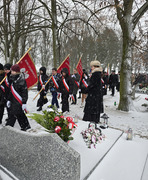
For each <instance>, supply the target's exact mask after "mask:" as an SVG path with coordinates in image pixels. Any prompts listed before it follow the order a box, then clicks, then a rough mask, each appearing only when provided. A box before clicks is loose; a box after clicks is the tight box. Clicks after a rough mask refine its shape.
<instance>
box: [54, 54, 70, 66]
mask: <svg viewBox="0 0 148 180" xmlns="http://www.w3.org/2000/svg"><path fill="white" fill-rule="evenodd" d="M69 56H70V54H68V55H67V57H66V58H65V59H64V61H65V60H66V59H67V58H68V57H69ZM64 61H62V63H61V64H60V66H59V67H58V68H57V70H58V69H59V68H60V67H61V66H62V65H63V63H64Z"/></svg>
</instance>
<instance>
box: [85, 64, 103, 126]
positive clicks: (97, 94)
mask: <svg viewBox="0 0 148 180" xmlns="http://www.w3.org/2000/svg"><path fill="white" fill-rule="evenodd" d="M90 66H91V70H92V76H91V78H90V80H89V83H88V88H87V92H88V96H87V98H86V104H85V107H84V116H83V120H84V121H92V122H95V123H98V122H100V113H101V111H102V101H103V96H102V83H101V71H102V67H101V65H100V62H99V61H97V60H95V61H91V63H90Z"/></svg>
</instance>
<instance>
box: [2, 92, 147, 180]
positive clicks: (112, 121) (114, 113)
mask: <svg viewBox="0 0 148 180" xmlns="http://www.w3.org/2000/svg"><path fill="white" fill-rule="evenodd" d="M108 94H109V93H108ZM35 95H36V92H35V91H29V100H28V110H29V113H33V112H35V113H37V111H36V109H37V108H36V102H37V99H36V100H35V101H32V100H33V98H34V96H35ZM146 96H147V95H145V94H136V99H135V100H134V106H135V109H136V110H135V111H130V112H122V111H118V110H116V109H117V106H114V102H115V101H116V104H117V105H118V102H119V93H117V92H116V94H115V96H114V97H112V96H110V95H106V96H104V111H105V113H107V115H108V116H109V128H107V129H105V130H102V132H103V134H104V135H105V137H106V138H105V140H104V141H101V143H98V144H97V146H96V148H94V147H92V148H91V149H89V148H87V146H86V144H85V143H84V141H83V138H82V135H81V134H80V133H81V131H82V130H85V129H86V128H87V127H88V122H84V121H82V117H83V108H80V104H81V100H80V99H78V104H77V105H70V114H69V115H68V116H72V117H75V115H78V116H79V121H78V123H77V125H78V127H77V129H76V130H75V132H74V134H73V137H74V140H73V141H71V142H70V143H69V144H68V145H69V146H70V147H72V148H73V149H74V150H76V151H77V152H78V153H79V154H80V158H81V177H80V179H92V180H119V179H120V180H122V179H123V180H125V179H126V180H131V179H134V180H146V179H145V178H147V177H148V176H147V172H148V162H147V154H148V107H146V106H142V104H148V102H147V101H146V100H145V97H146ZM48 99H49V102H50V101H51V95H50V94H48ZM46 108H47V105H44V107H43V109H46ZM5 118H6V112H5V116H4V119H5ZM4 119H3V124H4ZM29 121H30V124H31V127H32V129H33V131H31V132H29V133H33V134H42V133H44V129H43V128H42V127H41V126H40V125H39V124H37V123H36V122H35V121H34V120H32V119H29ZM129 127H130V128H132V129H133V133H134V135H135V136H134V137H133V140H132V141H127V140H126V133H123V132H125V131H127V129H128V128H129ZM14 128H17V129H20V127H19V125H18V124H17V123H16V125H15V127H14ZM27 133H28V132H26V134H27ZM122 133H123V134H122ZM140 137H142V138H140Z"/></svg>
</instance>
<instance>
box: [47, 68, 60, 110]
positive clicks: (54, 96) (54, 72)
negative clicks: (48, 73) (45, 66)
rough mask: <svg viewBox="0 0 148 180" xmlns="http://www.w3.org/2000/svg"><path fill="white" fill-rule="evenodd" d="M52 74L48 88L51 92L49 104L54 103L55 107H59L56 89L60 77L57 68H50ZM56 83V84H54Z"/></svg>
mask: <svg viewBox="0 0 148 180" xmlns="http://www.w3.org/2000/svg"><path fill="white" fill-rule="evenodd" d="M52 76H53V78H54V79H53V78H52V79H51V80H50V81H49V89H50V92H51V94H52V100H51V104H52V106H54V104H56V107H57V108H59V103H58V99H57V91H58V88H59V87H58V86H59V81H60V78H61V75H60V74H59V73H57V68H52ZM55 84H56V85H55Z"/></svg>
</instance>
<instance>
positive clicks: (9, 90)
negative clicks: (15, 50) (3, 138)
mask: <svg viewBox="0 0 148 180" xmlns="http://www.w3.org/2000/svg"><path fill="white" fill-rule="evenodd" d="M0 82H1V84H0V124H1V123H2V118H3V114H4V108H5V107H6V109H7V112H8V118H7V119H6V126H8V125H9V126H12V127H13V126H14V124H15V122H16V120H17V121H18V123H19V125H20V127H21V130H22V131H26V130H28V129H30V128H31V127H30V124H29V121H28V118H27V117H26V115H25V111H26V103H27V100H28V89H27V84H26V80H25V76H24V74H23V73H20V67H19V65H18V64H15V65H13V66H11V64H5V65H4V66H3V65H2V64H0Z"/></svg>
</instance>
